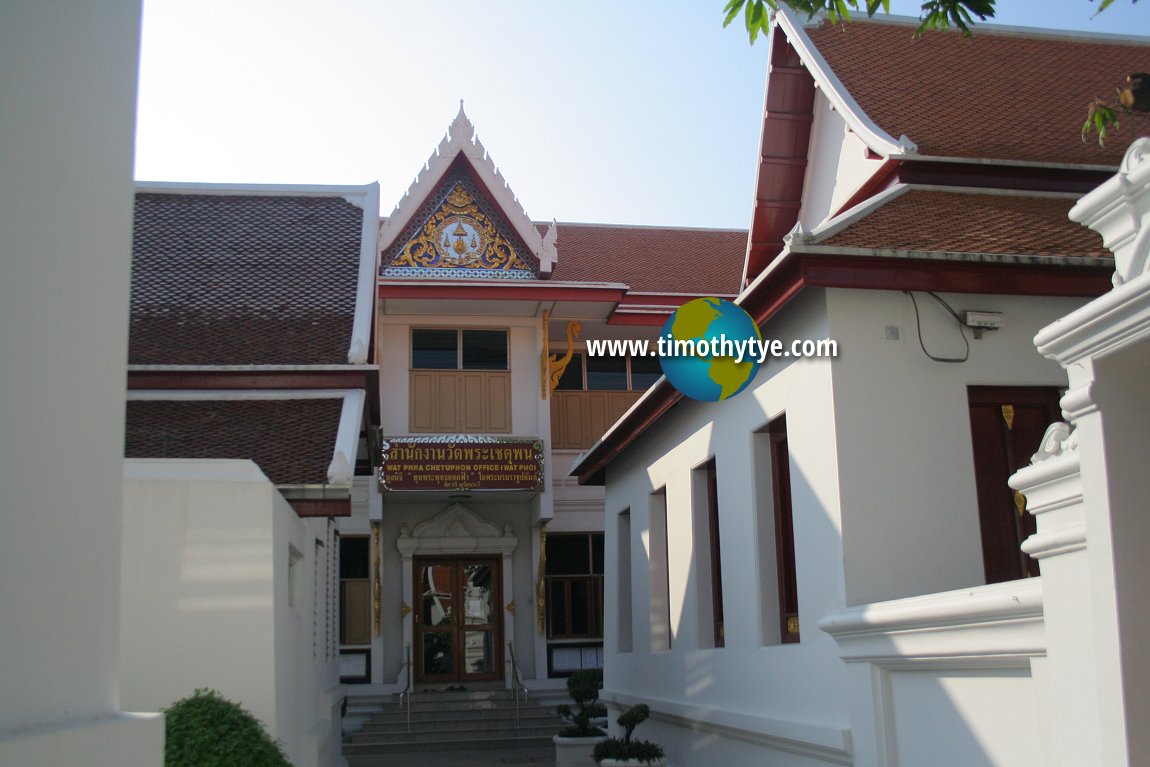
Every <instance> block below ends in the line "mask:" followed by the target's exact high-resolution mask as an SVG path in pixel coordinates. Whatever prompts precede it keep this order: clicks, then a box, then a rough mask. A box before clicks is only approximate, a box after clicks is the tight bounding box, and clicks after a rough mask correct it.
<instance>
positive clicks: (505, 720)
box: [363, 710, 562, 733]
mask: <svg viewBox="0 0 1150 767" xmlns="http://www.w3.org/2000/svg"><path fill="white" fill-rule="evenodd" d="M477 714H478V715H477ZM519 721H520V722H522V723H524V724H554V726H555V727H560V726H561V724H562V721H561V720H560V718H559V716H558V715H557V714H555V713H554V712H550V711H536V710H524V711H521V712H519ZM407 722H408V719H407V715H406V714H405V713H404V712H392V713H389V714H376V715H375V716H373V718H371V719H369V720H367V721H366V722H363V731H376V733H378V731H386V730H390V729H394V728H397V727H404V728H406V727H407ZM411 723H412V727H420V728H427V727H436V726H445V727H452V726H458V727H467V726H470V727H475V728H485V727H515V723H516V718H515V712H514V711H499V712H467V711H460V712H454V711H448V712H438V713H432V712H420V713H415V712H412V718H411Z"/></svg>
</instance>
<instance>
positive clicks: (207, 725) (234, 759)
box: [164, 688, 291, 767]
mask: <svg viewBox="0 0 1150 767" xmlns="http://www.w3.org/2000/svg"><path fill="white" fill-rule="evenodd" d="M164 715H165V724H166V728H165V738H164V767H291V762H289V761H288V760H287V757H285V756H284V753H283V751H281V750H280V747H279V744H278V743H276V742H275V741H274V740H272V738H271V736H270V735H268V733H267V730H265V729H264V726H263V725H262V724H261V723H260V721H259V720H258V719H256V718H255V717H254V716H252V715H251V714H250V713H248V712H247V711H245V710H244V709H243V708H242V707H241V706H240V705H239V704H238V703H233V702H232V701H230V700H228V699H227V698H225V697H223V696H222V695H220V694H219V693H218V692H216V691H215V690H209V689H204V688H201V689H198V690H196V691H195V693H194V694H192V695H191V697H188V698H184V699H183V700H179V701H176V702H175V703H173V704H172V705H171V706H170V707H169V708H167V709H165V711H164Z"/></svg>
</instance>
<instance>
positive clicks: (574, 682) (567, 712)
mask: <svg viewBox="0 0 1150 767" xmlns="http://www.w3.org/2000/svg"><path fill="white" fill-rule="evenodd" d="M602 687H603V672H602V671H601V670H599V669H585V670H583V671H576V672H575V673H574V674H572V675H571V676H569V677H567V692H568V693H569V694H570V695H571V697H572V698H574V699H575V704H576V705H577V706H579V709H578V710H577V711H576V710H573V709H572V708H571V707H570V706H568V705H567V704H563V705H562V706H559V707H558V708H557V709H556V710H557V711H558V712H559V715H560V716H562V717H564V718H565V719H568V720H570V721H571V726H570V727H564V728H563V729H562V730H560V731H559V737H561V738H590V737H594V736H596V735H606V733H605V732H603V731H602V730H601V729H599V728H598V727H592V726H591V720H592V719H594V718H596V717H600V716H606V715H607V707H606V706H603V705H602V704H600V703H599V702H598V699H599V690H600V688H602Z"/></svg>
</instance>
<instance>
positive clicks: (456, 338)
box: [411, 328, 507, 370]
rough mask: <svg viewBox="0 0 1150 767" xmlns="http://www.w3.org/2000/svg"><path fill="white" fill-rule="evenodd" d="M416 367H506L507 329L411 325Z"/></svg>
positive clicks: (414, 365)
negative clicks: (465, 328) (463, 328)
mask: <svg viewBox="0 0 1150 767" xmlns="http://www.w3.org/2000/svg"><path fill="white" fill-rule="evenodd" d="M411 367H412V369H413V370H507V331H506V330H472V329H467V330H445V329H440V328H412V331H411Z"/></svg>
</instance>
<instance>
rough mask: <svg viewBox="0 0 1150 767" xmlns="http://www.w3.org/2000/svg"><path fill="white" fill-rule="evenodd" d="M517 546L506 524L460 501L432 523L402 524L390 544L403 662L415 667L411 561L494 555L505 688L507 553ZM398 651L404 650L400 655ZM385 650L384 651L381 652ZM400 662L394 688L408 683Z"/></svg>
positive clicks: (510, 622)
mask: <svg viewBox="0 0 1150 767" xmlns="http://www.w3.org/2000/svg"><path fill="white" fill-rule="evenodd" d="M518 545H519V539H518V538H516V536H515V533H514V532H513V530H512V527H511V523H510V522H507V523H505V524H503V525H502V526H499V525H497V524H495V523H493V522H491V521H489V520H486V519H484V518H482V517H480V516H479V515H478V514H476V513H474V512H473V511H471V510H470V509H469V508H467V507H466V506H464V505H463V504H461V503H455V504H452V505H451V506H449V507H447V508H446V509H444V510H443V511H441V512H440V513H439V514H437V515H436V516H435V517H433V518H432V519H428V520H425V521H423V522H420V523H419V524H418V525H416V526H415V527H414V528H410V527H408V526H407V525H403V526H402V527H400V529H399V536H398V538H397V539H396V541H395V546H396V548H397V549H398V550H399V553H400V556H401V557H402V560H403V585H402V592H401V594H402V595H403V597H402V598H403V603H402V608H401V615H402V617H403V646H402V647H400V648H398V652H399V653H400V654H401V655H402V657H403V659H404V661H405V662H406V661H407V660H409V659H410V660H411V663H412V668H411V669H410V672H414V671H415V668H414V665H415V618H416V615H415V609H416V608H415V607H413V606H412V605H409V604H408V602H407V600H409V599H411V598H412V597H413V595H414V594H415V562H414V559H415V557H443V558H450V557H476V558H482V557H484V556H490V557H497V558H501V559H502V563H501V566H500V568H499V569H500V595H501V601H502V604H500V605H499V613H500V614H499V620H500V623H501V626H502V627H503V637H502V638H501V639H500V643H501V646H500V648H499V650H500V652H499V657H500V658H501V659H502V660H501V664H500V666H499V676H498V677H496V678H497V679H502V680H503V682H504V684H505V686H507V687H508V688H510V687H511V676H512V675H511V674H510V673H507V671H506V668H505V667H506V664H507V662H508V661H507V655H506V653H504V652H503V650H504V648H503V646H502V642H505V641H506V640H507V638H508V637H511V636H514V635H515V631H514V625H515V624H514V618H515V592H514V585H513V581H512V577H511V574H512V567H511V563H512V555H513V554H514V552H515V549H516V547H517V546H518ZM404 648H408V649H410V651H411V653H410V655H406V654H404V653H405V650H404ZM385 652H386V650H385ZM408 674H409V672H408V670H407V668H406V665H405V663H401V665H400V667H399V673H398V674H397V675H396V678H395V681H396V684H407V683H409V682H411V681H412V680H413V677H411V676H409V675H408Z"/></svg>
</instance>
